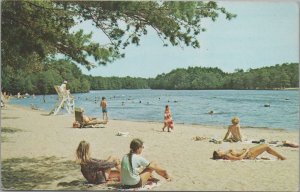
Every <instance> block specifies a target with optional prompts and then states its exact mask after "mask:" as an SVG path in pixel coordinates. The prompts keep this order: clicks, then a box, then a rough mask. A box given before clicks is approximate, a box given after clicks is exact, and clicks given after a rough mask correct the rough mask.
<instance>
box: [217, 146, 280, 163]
mask: <svg viewBox="0 0 300 192" xmlns="http://www.w3.org/2000/svg"><path fill="white" fill-rule="evenodd" d="M263 152H267V153H269V154H271V155H274V156H275V157H277V158H278V159H280V160H285V159H286V158H285V157H283V156H282V155H280V154H279V153H277V152H276V151H275V150H273V149H272V148H270V147H269V146H268V145H267V144H260V145H257V146H255V147H251V148H249V149H247V148H245V149H242V150H232V149H230V150H228V151H221V150H218V151H214V153H213V159H215V160H216V159H225V160H242V159H250V160H254V159H255V158H256V157H257V156H259V155H260V154H262V153H263Z"/></svg>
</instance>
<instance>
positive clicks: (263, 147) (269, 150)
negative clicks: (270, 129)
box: [249, 144, 286, 160]
mask: <svg viewBox="0 0 300 192" xmlns="http://www.w3.org/2000/svg"><path fill="white" fill-rule="evenodd" d="M265 151H266V152H267V153H269V154H271V155H274V156H275V157H277V158H278V159H280V160H285V159H286V158H285V157H283V156H282V155H280V154H279V153H277V152H276V151H275V150H273V149H272V148H270V147H269V146H268V145H267V144H261V145H258V146H255V147H251V148H250V149H249V152H250V157H251V159H255V158H256V157H257V156H258V155H260V154H262V153H263V152H265Z"/></svg>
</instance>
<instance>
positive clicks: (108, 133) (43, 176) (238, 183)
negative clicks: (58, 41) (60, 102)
mask: <svg viewBox="0 0 300 192" xmlns="http://www.w3.org/2000/svg"><path fill="white" fill-rule="evenodd" d="M99 113H100V112H99ZM73 121H74V115H69V114H64V115H57V116H47V112H45V111H37V110H31V109H29V108H28V109H27V108H25V107H20V106H13V105H8V106H7V108H6V109H3V110H1V128H2V129H3V128H9V129H15V128H16V129H20V130H21V131H17V132H15V133H3V131H2V134H1V135H2V137H5V138H4V139H3V138H2V142H1V160H2V185H3V187H2V188H3V189H14V190H18V189H23V190H43V189H46V190H65V189H71V190H80V189H85V190H86V189H87V190H89V189H93V190H95V189H96V190H99V189H102V188H103V186H93V187H91V188H86V186H83V185H82V183H84V182H85V180H84V178H83V176H82V175H81V173H80V168H79V166H78V165H76V164H75V163H74V161H75V150H76V148H77V146H78V144H79V142H80V141H81V140H86V141H88V142H90V144H91V151H92V157H95V158H100V159H105V158H107V157H108V156H109V155H113V156H116V157H118V158H120V159H121V158H122V156H123V155H124V154H126V153H128V151H129V143H130V141H131V140H132V139H133V138H140V139H142V140H143V141H144V142H145V149H144V151H143V154H142V155H143V156H144V157H145V158H146V159H148V160H155V161H156V162H158V164H160V165H161V166H162V167H164V168H165V169H167V170H168V172H169V174H170V175H171V176H172V181H171V182H167V181H165V180H164V179H163V178H162V177H159V176H157V175H155V176H156V177H157V178H158V179H160V184H161V185H160V186H158V187H155V188H153V189H152V190H158V191H160V190H162V191H166V190H168V191H169V190H177V191H184V190H197V191H211V190H213V191H298V190H299V150H298V149H297V148H296V149H295V148H289V147H276V146H274V147H272V148H273V149H275V150H276V151H278V152H279V153H280V154H282V155H283V156H285V157H286V158H287V160H285V161H279V160H259V161H257V160H243V161H224V160H222V161H216V160H212V159H211V157H212V153H213V151H214V150H216V149H230V148H232V149H241V148H244V147H251V146H255V145H256V144H253V143H250V142H249V143H247V142H243V143H224V142H223V143H222V144H214V143H212V142H209V140H208V139H207V140H202V141H193V140H192V137H195V136H203V137H208V138H211V137H215V138H217V139H222V138H223V136H224V135H225V133H226V127H222V126H219V127H218V126H203V125H185V124H175V129H174V131H173V132H171V133H168V132H162V130H161V127H162V123H161V122H132V121H120V120H110V121H109V123H108V124H107V125H106V126H105V128H84V129H78V128H77V129H74V128H72V123H73ZM175 122H176V120H175ZM241 126H242V125H241ZM241 131H242V135H243V136H244V138H247V139H248V140H250V139H256V140H259V139H265V140H266V141H271V140H278V141H282V140H291V141H295V142H298V143H299V138H298V135H299V132H298V131H286V130H274V129H255V128H242V130H241ZM118 132H129V135H128V136H127V137H123V136H116V134H117V133H118ZM263 156H265V157H270V156H269V155H268V154H263Z"/></svg>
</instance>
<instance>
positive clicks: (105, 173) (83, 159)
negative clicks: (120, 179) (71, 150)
mask: <svg viewBox="0 0 300 192" xmlns="http://www.w3.org/2000/svg"><path fill="white" fill-rule="evenodd" d="M76 156H77V161H78V162H79V164H80V166H81V173H82V175H83V176H84V178H85V179H86V180H87V181H88V182H89V183H90V184H101V183H106V182H107V180H108V179H109V178H110V172H111V169H112V168H116V170H117V171H119V172H120V160H119V159H117V158H116V157H112V156H109V157H108V158H107V159H106V160H100V159H94V158H91V156H90V144H89V143H88V142H86V141H81V142H80V143H79V145H78V148H77V150H76Z"/></svg>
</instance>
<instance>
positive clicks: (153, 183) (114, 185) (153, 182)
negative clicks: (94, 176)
mask: <svg viewBox="0 0 300 192" xmlns="http://www.w3.org/2000/svg"><path fill="white" fill-rule="evenodd" d="M160 185H161V183H160V182H159V179H156V178H152V179H149V180H148V181H147V183H146V185H145V186H143V187H138V188H130V189H125V188H123V186H122V185H121V184H120V183H119V181H111V180H109V181H108V184H107V186H106V187H105V188H104V189H103V190H113V191H148V190H151V189H153V188H155V187H158V186H160Z"/></svg>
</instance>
